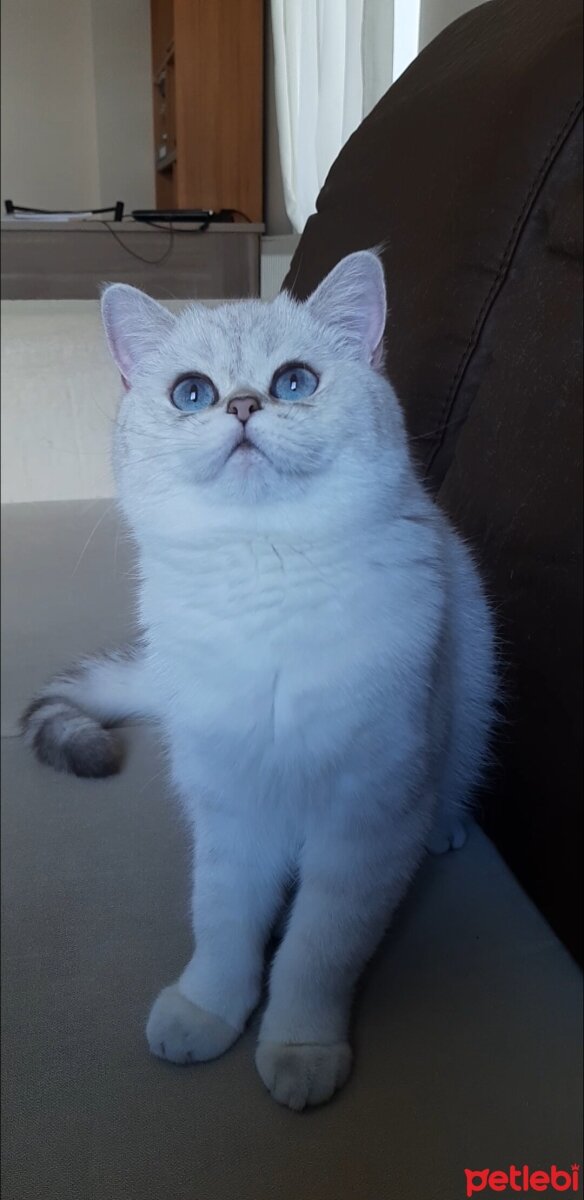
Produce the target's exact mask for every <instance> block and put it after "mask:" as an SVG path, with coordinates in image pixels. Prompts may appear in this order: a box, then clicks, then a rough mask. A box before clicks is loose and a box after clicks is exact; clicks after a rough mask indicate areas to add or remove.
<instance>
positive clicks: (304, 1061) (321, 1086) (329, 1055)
mask: <svg viewBox="0 0 584 1200" xmlns="http://www.w3.org/2000/svg"><path fill="white" fill-rule="evenodd" d="M255 1061H256V1067H257V1069H258V1072H259V1074H260V1077H261V1079H262V1080H263V1082H264V1083H265V1085H266V1087H267V1089H268V1091H269V1092H271V1094H272V1096H273V1097H274V1100H277V1101H278V1104H286V1105H287V1106H288V1108H293V1109H295V1110H296V1111H297V1112H300V1111H301V1109H303V1108H306V1106H307V1105H312V1104H325V1103H326V1101H327V1100H330V1098H331V1096H332V1095H333V1094H334V1092H336V1091H337V1088H340V1087H342V1086H343V1084H344V1083H345V1082H346V1080H347V1079H348V1077H349V1072H350V1070H351V1061H352V1054H351V1047H350V1046H348V1045H347V1043H346V1042H335V1043H334V1044H333V1045H332V1046H318V1045H308V1044H307V1045H299V1046H293V1045H286V1044H285V1043H282V1042H260V1043H259V1045H258V1048H257V1051H256V1060H255Z"/></svg>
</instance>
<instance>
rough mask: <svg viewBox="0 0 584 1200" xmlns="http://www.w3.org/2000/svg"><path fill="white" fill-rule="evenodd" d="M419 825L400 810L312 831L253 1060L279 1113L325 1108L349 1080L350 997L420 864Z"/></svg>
mask: <svg viewBox="0 0 584 1200" xmlns="http://www.w3.org/2000/svg"><path fill="white" fill-rule="evenodd" d="M426 824H427V814H426V815H424V813H423V811H422V812H419V811H412V808H411V807H410V806H408V805H406V804H404V805H403V807H402V809H401V811H400V810H399V809H398V811H394V812H392V813H391V812H384V811H383V809H382V808H379V809H378V810H377V813H376V814H375V815H374V816H372V817H371V819H369V820H368V819H367V818H366V817H365V816H364V814H363V811H362V810H361V811H359V809H358V808H356V810H355V811H354V812H353V813H352V814H349V816H347V815H344V816H343V818H342V820H340V821H339V820H338V817H337V816H336V815H335V814H334V813H330V814H329V818H328V820H327V821H322V822H321V823H320V825H319V824H318V822H314V823H313V828H312V829H311V831H310V833H309V836H308V837H307V840H306V843H305V847H304V852H303V856H302V861H301V869H300V886H299V890H298V893H297V896H296V900H295V903H294V907H293V909H292V914H291V917H290V921H289V924H288V928H287V931H286V934H285V936H284V940H283V942H282V944H281V946H280V948H279V951H278V953H277V955H276V957H275V960H274V964H273V968H272V973H271V979H270V995H269V1002H268V1007H267V1009H266V1012H265V1015H264V1018H263V1021H262V1025H261V1029H260V1037H259V1043H258V1048H257V1053H256V1066H257V1068H258V1071H259V1074H260V1076H261V1078H262V1079H263V1081H264V1083H265V1084H266V1087H267V1088H268V1089H269V1091H270V1092H271V1093H272V1095H273V1097H274V1099H275V1100H277V1101H278V1102H279V1103H280V1104H285V1105H288V1106H289V1107H290V1108H293V1109H302V1108H304V1107H305V1106H306V1105H313V1104H322V1103H324V1102H325V1101H326V1100H329V1099H330V1097H331V1096H332V1095H333V1093H334V1092H335V1091H336V1089H337V1088H339V1087H341V1086H342V1085H343V1084H344V1083H345V1081H346V1079H347V1078H348V1075H349V1072H350V1068H351V1057H352V1056H351V1049H350V1046H349V1044H348V1040H347V1038H348V1025H349V1017H350V1009H351V1002H352V996H353V991H354V987H355V984H356V982H357V980H358V978H359V975H360V974H361V971H362V969H363V967H364V965H365V963H366V962H367V960H368V959H369V958H370V956H371V955H372V954H373V952H374V950H375V948H376V947H377V944H378V942H379V941H380V939H381V937H382V935H383V933H384V931H385V928H386V927H387V924H388V923H389V920H390V917H391V914H392V911H393V909H394V908H395V906H396V904H398V902H399V900H400V899H401V897H402V895H403V893H404V891H405V889H406V887H407V884H408V882H409V880H410V878H411V876H412V875H413V873H414V871H415V869H416V867H417V865H418V863H419V861H420V859H421V857H422V855H423V851H424V829H425V826H426Z"/></svg>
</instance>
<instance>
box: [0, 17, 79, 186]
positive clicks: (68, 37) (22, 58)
mask: <svg viewBox="0 0 584 1200" xmlns="http://www.w3.org/2000/svg"><path fill="white" fill-rule="evenodd" d="M1 11H2V199H5V198H6V197H9V198H10V199H11V200H14V202H15V203H16V204H25V205H29V206H34V205H38V206H39V207H41V208H59V207H66V208H85V207H88V206H95V204H96V201H97V200H98V199H99V190H100V189H99V176H98V158H97V122H96V111H95V89H94V80H93V63H92V48H91V40H92V38H91V13H90V3H89V0H2V10H1Z"/></svg>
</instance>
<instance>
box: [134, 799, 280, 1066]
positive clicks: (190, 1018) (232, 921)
mask: <svg viewBox="0 0 584 1200" xmlns="http://www.w3.org/2000/svg"><path fill="white" fill-rule="evenodd" d="M194 824H195V838H194V843H195V850H194V874H193V929H194V942H195V952H194V954H193V957H192V959H191V960H190V962H189V963H188V964H187V966H186V967H185V969H184V971H183V973H182V975H181V976H180V978H179V979H178V981H177V982H176V983H175V984H173V985H171V986H170V987H167V988H164V990H163V991H162V992H161V993H160V995H159V996H158V999H157V1000H156V1001H155V1003H154V1006H153V1008H152V1011H151V1013H150V1017H149V1020H148V1024H147V1028H146V1035H147V1038H148V1042H149V1045H150V1049H151V1050H152V1052H153V1053H154V1054H156V1055H157V1056H158V1057H160V1058H167V1059H170V1060H171V1061H172V1062H177V1063H187V1062H198V1061H205V1060H208V1059H211V1058H216V1057H218V1056H219V1055H220V1054H223V1053H224V1052H225V1050H227V1049H228V1048H229V1046H231V1045H232V1043H233V1042H234V1041H235V1040H236V1039H237V1038H238V1037H239V1035H240V1033H241V1032H242V1030H243V1028H244V1025H245V1023H246V1021H247V1018H248V1017H249V1015H250V1013H251V1012H252V1011H253V1009H254V1008H255V1007H256V1005H257V1003H258V999H259V994H260V988H261V980H262V972H263V955H264V948H265V943H266V940H267V938H268V935H269V932H270V928H271V926H272V924H273V922H274V919H275V916H276V914H277V910H278V907H279V905H280V903H281V898H282V889H283V885H284V867H283V865H282V867H281V869H279V868H278V856H277V854H276V853H274V852H272V854H271V855H269V854H266V855H265V856H264V855H263V854H262V847H261V843H260V840H259V839H258V838H257V837H254V835H253V832H252V831H250V827H249V821H248V820H247V819H246V817H245V815H244V814H242V812H241V810H240V809H239V808H238V805H237V803H234V804H232V805H230V804H229V803H228V802H226V801H224V800H223V801H221V802H215V801H214V800H212V799H210V798H209V797H207V798H206V799H204V800H201V801H200V802H198V803H197V805H196V810H195V820H194ZM266 864H268V865H266Z"/></svg>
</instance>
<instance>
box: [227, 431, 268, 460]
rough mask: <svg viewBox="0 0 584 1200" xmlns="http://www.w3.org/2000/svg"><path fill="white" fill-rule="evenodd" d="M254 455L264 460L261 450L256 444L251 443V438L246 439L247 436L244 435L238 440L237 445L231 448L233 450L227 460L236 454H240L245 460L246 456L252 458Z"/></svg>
mask: <svg viewBox="0 0 584 1200" xmlns="http://www.w3.org/2000/svg"><path fill="white" fill-rule="evenodd" d="M254 453H255V454H258V455H260V456H261V457H262V458H265V455H264V452H263V450H260V448H259V446H258V445H257V443H256V442H252V440H251V438H250V437H248V435H247V434H246V433H244V434H243V436H242V437H241V438H240V440H239V442H238V443H237V445H236V446H234V447H233V450H232V451H231V454H230V455H229V458H233V457H234V456H237V455H238V454H240V455H241V456H242V457H246V458H247V457H248V455H252V456H253V455H254Z"/></svg>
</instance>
